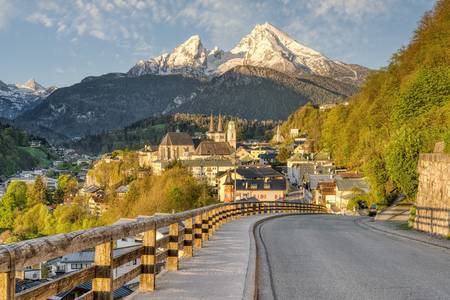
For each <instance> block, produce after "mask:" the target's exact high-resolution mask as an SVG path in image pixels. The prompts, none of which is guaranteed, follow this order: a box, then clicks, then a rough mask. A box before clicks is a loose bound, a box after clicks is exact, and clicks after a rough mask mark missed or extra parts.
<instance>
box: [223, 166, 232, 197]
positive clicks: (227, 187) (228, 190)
mask: <svg viewBox="0 0 450 300" xmlns="http://www.w3.org/2000/svg"><path fill="white" fill-rule="evenodd" d="M223 187H224V194H223V202H233V201H234V181H233V179H231V174H230V170H228V171H227V177H226V178H225V182H224V183H223Z"/></svg>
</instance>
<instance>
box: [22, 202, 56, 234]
mask: <svg viewBox="0 0 450 300" xmlns="http://www.w3.org/2000/svg"><path fill="white" fill-rule="evenodd" d="M53 228H54V218H53V215H52V214H51V213H50V212H49V209H48V207H47V206H46V205H44V204H42V203H38V204H36V205H34V206H33V207H31V208H30V209H28V210H27V211H26V212H25V213H23V214H19V215H17V217H16V219H15V220H14V229H13V234H14V235H15V236H17V237H18V239H19V240H25V239H32V238H36V237H40V236H44V235H49V234H52V233H53V232H54V231H53Z"/></svg>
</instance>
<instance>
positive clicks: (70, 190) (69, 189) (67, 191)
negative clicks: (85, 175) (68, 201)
mask: <svg viewBox="0 0 450 300" xmlns="http://www.w3.org/2000/svg"><path fill="white" fill-rule="evenodd" d="M77 187H78V181H77V179H76V178H75V177H74V176H71V175H66V174H64V175H60V176H59V177H58V188H57V189H56V191H55V194H54V197H53V200H54V201H53V202H55V203H62V202H63V201H64V199H65V198H66V197H71V196H74V195H75V192H76V191H77Z"/></svg>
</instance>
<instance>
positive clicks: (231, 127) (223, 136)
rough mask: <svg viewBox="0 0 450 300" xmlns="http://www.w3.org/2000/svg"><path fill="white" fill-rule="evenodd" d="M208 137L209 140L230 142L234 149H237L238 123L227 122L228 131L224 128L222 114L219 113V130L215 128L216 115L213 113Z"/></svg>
mask: <svg viewBox="0 0 450 300" xmlns="http://www.w3.org/2000/svg"><path fill="white" fill-rule="evenodd" d="M207 137H208V139H209V140H211V141H214V142H216V143H225V142H226V143H228V145H230V146H231V147H232V148H233V149H236V144H237V140H236V124H235V123H234V121H229V122H228V124H227V131H226V132H225V131H224V130H223V121H222V115H221V114H219V118H218V121H217V130H216V129H215V128H214V117H213V115H212V114H211V117H210V120H209V130H208V133H207Z"/></svg>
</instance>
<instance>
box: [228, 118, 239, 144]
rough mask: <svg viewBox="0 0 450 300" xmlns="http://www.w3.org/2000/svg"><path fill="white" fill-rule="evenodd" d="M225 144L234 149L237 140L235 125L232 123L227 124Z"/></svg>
mask: <svg viewBox="0 0 450 300" xmlns="http://www.w3.org/2000/svg"><path fill="white" fill-rule="evenodd" d="M227 142H228V144H230V146H231V147H233V148H234V149H236V144H237V138H236V124H235V123H234V121H230V122H228V125H227Z"/></svg>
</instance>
